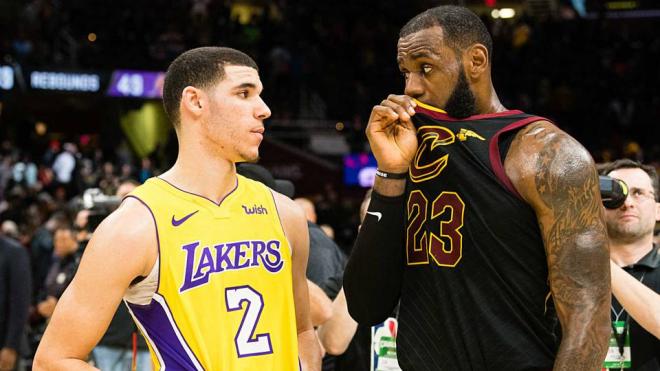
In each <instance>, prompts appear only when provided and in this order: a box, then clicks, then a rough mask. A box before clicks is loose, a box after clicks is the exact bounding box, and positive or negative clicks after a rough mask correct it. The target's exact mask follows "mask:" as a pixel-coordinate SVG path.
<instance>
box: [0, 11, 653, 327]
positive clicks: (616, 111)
mask: <svg viewBox="0 0 660 371" xmlns="http://www.w3.org/2000/svg"><path fill="white" fill-rule="evenodd" d="M402 4H403V2H396V1H394V2H389V1H384V2H347V3H343V4H341V5H339V4H336V3H333V2H304V1H296V0H292V1H287V0H279V1H275V2H272V3H270V4H269V5H268V6H266V7H265V10H264V12H263V13H262V14H261V15H255V16H253V17H252V18H251V19H250V20H249V21H248V22H246V23H241V22H239V21H238V20H237V19H235V18H232V17H231V7H230V2H226V1H218V0H189V1H178V2H176V5H172V2H169V1H165V0H156V1H150V2H139V1H128V0H119V1H113V2H94V5H93V6H89V5H88V2H87V1H85V0H77V1H56V0H32V1H27V2H24V1H9V2H7V4H6V5H5V6H6V8H5V9H12V10H13V11H14V12H15V19H16V21H14V22H0V56H2V59H0V64H2V63H6V62H7V61H11V62H17V63H20V64H24V65H28V66H34V67H38V66H41V67H44V66H45V67H51V68H54V67H61V68H77V69H82V70H84V69H114V68H134V69H153V70H164V69H165V68H166V66H167V64H168V63H169V62H170V61H171V60H172V59H173V58H174V57H175V56H177V55H178V54H180V53H181V52H182V51H184V50H187V49H189V48H192V47H196V46H201V45H228V46H232V47H235V48H238V49H240V50H244V51H246V52H248V53H249V54H251V55H252V56H253V57H254V58H255V59H256V60H257V63H258V65H259V66H260V73H261V76H262V80H263V81H264V86H265V91H264V99H265V100H266V101H267V102H268V104H269V105H270V107H271V109H272V112H273V120H278V121H279V122H285V123H286V122H290V125H292V126H295V125H296V124H295V123H296V121H297V120H301V119H334V120H343V121H344V122H347V123H349V124H348V125H347V130H345V131H344V133H345V135H347V137H348V138H347V139H348V141H349V143H350V144H351V147H352V149H353V150H361V149H364V148H365V143H366V138H365V136H364V128H365V126H366V122H367V119H368V115H369V112H370V110H371V107H372V106H373V105H374V104H376V103H378V102H380V101H381V100H382V99H383V98H384V97H386V96H387V95H388V94H389V93H397V92H401V91H402V86H403V80H402V78H400V77H399V75H398V70H397V66H396V60H395V54H396V52H395V51H396V40H397V34H398V30H399V27H400V26H401V25H402V24H404V23H405V21H406V20H407V19H408V18H410V17H411V16H412V15H414V14H416V13H417V12H418V11H419V8H420V7H426V6H428V5H429V4H426V3H424V2H423V1H418V2H413V4H414V5H412V6H402ZM406 4H407V3H406ZM154 9H158V11H154ZM182 14H185V15H186V16H182ZM569 18H571V17H569ZM484 20H485V21H486V23H487V24H488V26H489V27H490V29H491V32H492V34H493V37H494V45H495V48H494V58H493V68H494V72H493V76H494V82H495V86H496V89H497V91H498V93H499V95H500V98H501V99H502V101H503V103H504V104H505V106H507V107H510V108H517V109H522V110H524V111H527V112H530V113H535V114H538V115H544V116H546V117H548V118H550V119H552V120H555V121H556V122H557V124H558V125H559V126H560V127H561V128H563V129H565V130H566V131H568V132H569V133H571V134H572V135H574V136H575V137H576V138H577V139H578V140H579V141H580V142H581V143H583V144H584V145H585V146H586V147H587V148H588V149H589V150H590V151H591V153H592V155H593V156H594V158H595V159H596V160H597V161H598V162H602V161H609V160H612V159H616V158H620V157H628V158H633V159H637V160H640V161H644V162H645V163H648V164H654V165H655V166H656V167H658V166H659V165H660V142H659V141H658V140H657V138H658V137H660V129H659V128H660V125H658V123H659V122H660V92H659V91H658V89H657V88H656V87H657V86H658V85H659V84H660V73H659V72H658V69H657V66H656V65H655V64H656V63H657V60H659V59H660V39H658V38H657V37H655V34H656V32H655V30H657V27H658V23H659V21H658V20H656V19H644V20H639V21H638V20H634V21H630V20H628V21H624V20H603V19H600V20H584V19H580V18H577V17H575V18H571V19H561V20H559V19H552V18H549V19H533V18H530V17H525V16H523V17H520V18H517V19H515V20H506V21H502V20H499V21H495V20H492V19H490V18H484ZM90 32H94V33H95V34H96V37H97V39H96V40H95V41H94V42H91V41H89V39H88V34H89V33H90ZM9 124H12V123H9ZM65 137H67V136H66V135H65ZM3 139H4V138H3ZM68 139H69V140H67V141H59V140H52V141H50V142H49V143H50V144H49V145H48V148H47V149H46V150H45V151H41V150H39V151H35V149H34V148H17V147H15V146H14V145H13V144H12V142H11V141H9V140H4V141H2V142H1V143H0V223H1V229H2V234H3V235H6V236H8V237H11V238H14V239H16V240H17V241H19V242H20V244H21V245H23V246H24V247H27V248H28V249H29V251H30V255H31V263H32V268H31V269H32V277H33V282H34V284H33V292H32V298H31V302H32V304H33V313H32V316H31V323H32V325H33V326H35V327H39V326H42V325H43V321H44V317H45V316H44V315H43V314H41V313H40V312H41V311H42V309H40V305H41V304H42V303H43V301H44V300H45V299H44V298H45V297H47V295H48V293H45V292H44V290H45V287H44V285H45V284H44V282H45V281H46V280H47V278H48V273H49V271H50V269H51V267H52V264H54V263H56V262H58V261H61V260H63V259H62V257H61V256H58V255H57V254H55V255H54V247H53V246H54V237H55V233H56V230H57V229H58V228H60V227H62V226H70V228H71V231H72V233H73V234H72V235H70V236H68V237H67V236H65V237H63V238H64V239H66V238H77V235H76V233H79V232H80V231H82V230H84V229H85V225H81V222H80V220H79V218H80V216H79V215H78V214H79V212H80V211H81V210H83V209H84V207H83V206H82V201H81V196H82V195H83V193H84V192H85V190H87V189H90V188H98V189H100V190H101V193H103V194H106V195H114V194H116V192H117V190H118V187H119V185H120V184H121V182H123V181H125V180H128V179H133V180H135V181H136V182H138V183H141V182H143V181H144V180H146V179H147V178H149V177H151V176H154V175H157V174H159V172H160V171H162V170H165V166H166V165H167V164H165V163H164V162H163V161H162V160H161V159H158V158H144V159H139V158H135V157H134V155H133V154H132V152H131V150H130V148H129V147H128V145H126V144H123V145H121V146H119V148H117V149H116V151H115V152H114V153H112V155H111V156H108V154H106V153H103V151H101V150H100V149H99V147H98V145H96V144H95V143H94V142H90V141H89V138H88V137H85V136H75V135H70V136H68ZM336 187H337V188H340V187H341V185H340V184H337V185H336ZM333 192H334V191H332V192H326V191H323V193H319V194H318V195H307V196H310V197H311V199H313V200H314V201H316V203H317V207H319V206H320V209H321V210H322V212H321V213H320V214H319V224H321V223H323V224H325V223H329V224H332V221H333V220H337V219H338V217H336V215H341V216H342V218H344V215H346V209H351V210H354V211H355V212H354V214H355V215H354V218H355V220H357V209H358V207H357V205H359V200H355V202H353V203H350V202H348V203H346V202H342V200H337V199H336V197H340V196H337V193H336V192H335V193H333ZM324 195H325V196H324ZM339 195H341V193H339ZM328 197H333V199H332V200H330V201H329V200H328ZM351 206H354V207H351ZM351 228H357V223H356V225H355V226H352V227H351ZM63 243H64V244H65V245H67V241H65V242H63ZM69 245H71V241H68V245H67V246H69ZM71 246H72V245H71ZM342 247H343V248H344V249H346V250H348V249H349V248H350V246H342ZM76 254H78V255H76ZM71 256H79V252H77V249H76V250H74V253H73V254H71ZM71 259H73V258H71ZM71 261H74V262H75V259H74V260H71ZM52 279H53V278H52V277H51V280H52ZM54 279H57V277H55V278H54ZM45 295H46V296H45ZM46 306H47V304H46ZM42 307H44V306H43V305H42ZM43 310H44V311H46V312H47V311H48V310H49V308H45V309H43ZM50 310H52V308H50Z"/></svg>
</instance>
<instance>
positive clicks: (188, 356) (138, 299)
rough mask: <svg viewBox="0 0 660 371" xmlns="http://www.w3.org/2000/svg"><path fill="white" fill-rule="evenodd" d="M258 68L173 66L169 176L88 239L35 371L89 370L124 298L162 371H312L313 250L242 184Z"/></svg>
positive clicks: (203, 51)
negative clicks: (175, 147)
mask: <svg viewBox="0 0 660 371" xmlns="http://www.w3.org/2000/svg"><path fill="white" fill-rule="evenodd" d="M261 90H262V84H261V81H260V79H259V74H258V72H257V66H256V64H255V63H254V61H253V60H252V59H251V58H250V57H248V56H247V55H245V54H243V53H241V52H239V51H237V50H233V49H229V48H216V47H207V48H199V49H194V50H191V51H188V52H186V53H184V54H182V55H181V56H179V57H178V58H177V59H176V60H175V61H174V62H172V64H171V65H170V67H169V69H168V71H167V75H166V78H165V85H164V91H163V101H164V106H165V110H166V112H167V114H168V116H169V117H170V119H171V121H172V122H173V124H174V127H175V129H176V132H177V137H178V141H179V155H178V158H177V161H176V163H175V164H174V166H173V167H172V168H171V169H170V170H168V171H167V172H165V173H164V174H162V175H161V176H159V177H157V178H152V179H150V180H148V181H147V182H146V183H145V184H144V185H142V186H140V187H138V188H137V189H136V190H135V191H134V192H133V193H131V194H130V195H129V196H128V197H127V198H125V199H124V201H123V203H122V205H121V206H120V207H119V208H118V209H117V210H116V211H115V212H114V213H112V214H111V215H110V216H109V217H108V218H106V220H105V221H103V222H102V223H101V225H100V226H99V227H98V229H97V230H96V231H95V232H94V235H93V238H92V240H91V241H90V243H89V245H88V247H87V249H86V251H85V254H84V256H83V259H82V262H81V265H80V268H79V269H78V272H77V274H76V277H75V279H74V280H73V282H72V283H71V285H70V286H69V288H68V289H67V291H66V292H65V293H64V295H63V296H62V298H61V299H60V301H59V304H58V306H57V308H56V309H55V313H54V315H53V317H52V320H51V322H50V324H49V326H48V328H47V330H46V333H45V334H44V337H43V339H42V341H41V344H40V346H39V349H38V350H37V354H36V356H35V364H34V368H35V369H36V370H67V371H68V370H87V369H93V368H92V367H91V366H90V365H89V364H87V363H86V362H85V359H86V358H87V355H88V354H89V352H90V351H91V350H92V348H93V347H94V345H95V344H96V343H97V342H98V340H99V339H100V338H101V336H102V335H103V333H104V332H105V329H106V327H107V325H108V323H109V322H110V320H111V318H112V315H113V314H114V312H115V309H116V308H117V305H118V304H119V302H120V300H122V298H123V299H124V301H125V302H126V303H127V305H128V308H129V309H130V311H131V314H132V315H133V318H134V319H135V321H136V323H137V324H138V327H139V328H140V331H141V332H142V334H143V335H144V336H145V338H146V339H147V342H148V344H149V347H150V350H151V354H152V359H153V362H154V365H155V368H156V369H167V370H241V371H242V370H257V371H266V370H273V371H279V370H282V371H285V370H286V371H289V370H298V369H300V368H301V369H302V370H319V369H320V354H321V351H320V349H319V345H318V341H317V339H316V335H315V333H314V330H313V328H312V325H311V322H310V318H309V308H308V307H309V301H308V294H307V286H306V279H305V270H306V265H307V256H308V244H309V237H308V235H307V224H306V221H305V217H304V215H303V213H302V210H300V209H299V208H297V207H296V205H295V204H294V203H293V201H291V200H290V199H288V198H286V197H285V196H282V195H280V194H279V193H276V192H274V191H271V190H270V189H269V188H267V187H265V186H263V185H262V184H260V183H257V182H253V181H251V180H248V179H246V178H243V177H241V176H237V174H236V167H235V163H236V162H241V161H255V160H257V158H258V156H259V144H260V143H261V140H262V139H263V133H264V125H263V121H264V120H265V119H266V118H268V117H269V116H270V110H269V109H268V107H267V106H266V104H265V103H264V102H263V100H262V99H261V97H260V95H259V94H260V93H261Z"/></svg>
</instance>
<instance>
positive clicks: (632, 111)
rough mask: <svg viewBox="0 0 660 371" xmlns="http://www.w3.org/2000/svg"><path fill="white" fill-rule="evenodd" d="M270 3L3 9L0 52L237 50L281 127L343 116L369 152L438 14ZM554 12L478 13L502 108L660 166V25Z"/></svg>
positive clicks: (420, 2) (65, 62)
mask: <svg viewBox="0 0 660 371" xmlns="http://www.w3.org/2000/svg"><path fill="white" fill-rule="evenodd" d="M10 4H13V7H12V6H11V5H10ZM265 4H266V5H263V8H262V10H263V11H262V12H261V13H255V14H253V15H252V17H251V18H249V19H248V20H247V21H243V22H244V23H241V22H239V21H238V18H237V17H233V18H232V8H231V6H232V2H230V1H220V0H188V1H177V2H175V3H171V2H168V1H164V0H156V1H150V2H148V3H144V2H135V1H127V0H119V1H113V2H98V3H94V5H93V6H90V5H89V4H88V2H86V1H83V0H78V1H66V2H61V1H56V0H32V1H28V2H23V1H9V2H7V3H6V4H5V5H4V6H5V7H6V9H8V10H11V11H13V13H14V14H13V17H11V16H10V15H9V14H6V15H5V17H7V18H8V19H9V17H11V18H10V19H16V20H19V21H16V22H9V21H7V20H5V21H4V22H2V21H0V55H2V56H4V60H5V62H6V61H8V60H12V61H16V62H18V63H21V64H24V65H27V66H41V67H44V66H45V67H50V68H55V67H61V68H78V69H83V70H84V69H115V68H133V69H153V70H164V69H165V68H166V67H167V64H168V63H169V61H171V60H172V59H173V58H174V57H175V56H176V55H178V54H180V53H181V52H182V51H184V50H187V49H189V48H193V47H197V46H201V45H228V46H232V47H235V48H238V49H240V50H244V51H246V52H248V53H249V54H250V55H252V56H253V57H254V58H255V60H256V61H257V63H258V64H259V66H260V68H261V71H260V73H261V75H262V79H263V81H264V85H265V88H266V89H265V91H264V98H265V100H266V101H267V102H268V103H269V105H270V107H271V109H272V112H273V120H278V122H284V123H286V122H287V121H291V125H292V126H295V122H296V120H301V119H328V120H340V121H343V122H346V123H347V125H346V126H347V130H345V135H347V136H348V137H349V138H348V139H349V142H350V143H351V145H352V147H353V149H354V150H360V149H363V148H364V144H365V139H364V135H362V132H363V129H364V126H365V125H366V121H367V118H368V115H369V112H370V108H371V106H373V105H374V104H375V103H378V102H380V101H381V100H382V99H383V98H384V97H386V96H387V95H388V94H390V93H398V92H401V90H402V86H403V79H402V78H401V77H400V76H399V72H398V70H397V66H396V62H395V58H396V56H395V55H396V40H397V34H398V30H399V28H400V27H401V25H403V24H404V23H405V21H406V20H407V19H409V18H410V17H411V16H412V15H414V14H416V13H418V11H420V10H422V9H424V8H427V7H429V6H433V5H437V4H435V3H433V2H430V1H424V0H417V1H412V2H410V1H407V2H403V1H385V2H372V1H367V2H347V3H344V4H341V6H338V5H337V4H335V3H333V2H305V1H300V0H280V1H275V2H267V3H265ZM153 9H158V11H153ZM560 14H561V15H562V16H561V17H545V18H532V17H528V16H525V15H524V14H523V15H522V16H520V17H517V18H515V19H513V20H502V19H498V20H495V19H492V18H490V17H488V16H484V18H483V19H484V21H485V22H486V24H487V25H488V27H489V28H490V30H491V33H492V35H493V38H494V45H495V48H494V56H493V68H494V72H493V76H494V82H495V86H496V88H497V91H498V93H499V95H500V99H501V100H502V101H503V103H504V104H505V106H507V107H514V108H519V109H522V110H525V111H528V112H532V113H535V114H539V115H546V116H547V117H549V118H550V119H553V120H555V121H556V122H557V123H558V124H559V126H561V127H562V128H564V129H565V130H567V131H568V132H569V133H571V134H573V135H574V136H575V137H576V138H577V139H578V140H580V141H581V142H582V143H584V144H585V145H586V147H587V148H588V149H589V150H591V151H592V153H593V154H594V157H596V158H597V159H598V160H600V159H610V158H617V157H620V155H626V156H636V157H641V156H643V157H644V160H645V161H647V162H650V161H658V160H659V159H660V145H659V144H658V143H657V141H654V140H653V138H656V137H658V135H659V134H660V133H659V130H660V129H658V127H659V125H657V122H658V121H660V93H658V91H657V89H655V86H657V85H658V83H660V73H658V72H657V68H656V66H655V61H656V60H658V58H660V40H658V39H657V38H656V37H654V35H655V30H656V29H657V27H658V25H659V23H660V21H659V20H658V19H657V18H641V19H632V20H631V19H604V18H601V19H582V18H580V17H578V16H577V15H575V13H574V12H572V11H571V10H570V8H569V7H568V6H566V7H565V8H562V11H561V12H560ZM0 19H1V17H0ZM385 20H386V21H385ZM89 33H94V35H95V41H93V42H91V41H89ZM596 134H597V135H596ZM641 152H643V154H642V153H641Z"/></svg>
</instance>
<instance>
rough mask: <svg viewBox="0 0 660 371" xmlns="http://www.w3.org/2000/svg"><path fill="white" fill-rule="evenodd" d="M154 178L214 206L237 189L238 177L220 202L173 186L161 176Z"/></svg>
mask: <svg viewBox="0 0 660 371" xmlns="http://www.w3.org/2000/svg"><path fill="white" fill-rule="evenodd" d="M156 178H157V179H160V180H162V181H163V182H165V183H167V184H169V185H170V186H171V187H172V188H174V189H177V190H179V191H181V192H183V193H187V194H189V195H192V196H195V197H199V198H202V199H204V200H206V201H208V202H210V203H212V204H214V205H215V206H220V205H222V203H223V202H224V201H225V200H226V199H227V197H229V195H230V194H232V193H234V191H236V190H237V189H238V177H236V186H234V189H232V190H231V191H230V192H229V193H227V194H226V195H225V197H223V198H222V200H220V202H215V201H213V200H211V199H210V198H208V197H204V196H202V195H198V194H197V193H193V192H188V191H185V190H183V189H181V188H179V187H177V186H175V185H174V184H172V183H170V182H168V181H167V180H165V179H163V178H161V177H156Z"/></svg>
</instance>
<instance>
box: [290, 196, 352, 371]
mask: <svg viewBox="0 0 660 371" xmlns="http://www.w3.org/2000/svg"><path fill="white" fill-rule="evenodd" d="M294 201H295V202H296V203H297V204H298V205H299V206H300V208H301V209H303V211H304V212H305V216H306V218H307V227H308V228H309V258H308V261H307V278H308V279H309V280H310V281H312V282H314V283H315V284H317V285H318V286H319V287H320V288H321V289H322V290H323V291H324V292H325V294H326V295H327V296H328V297H329V298H330V299H331V300H333V301H334V300H336V299H339V301H340V302H341V300H342V299H341V298H339V297H338V296H339V295H340V293H343V290H341V286H342V278H343V276H344V265H345V264H346V257H345V256H344V254H343V253H342V252H341V249H340V248H339V246H337V244H336V243H335V242H334V241H333V240H332V239H330V237H328V236H327V235H326V234H325V232H323V230H322V229H321V227H319V226H318V225H317V224H316V209H315V207H314V204H313V203H312V202H311V201H310V200H309V199H307V198H296V199H294ZM342 296H343V295H342ZM343 302H344V303H345V302H346V298H345V297H344V298H343ZM332 306H333V307H335V306H336V305H335V304H333V305H332ZM337 311H341V309H338V310H337ZM335 312H336V310H335V309H332V313H335ZM346 314H347V315H348V309H346ZM332 316H334V317H335V319H334V320H333V323H336V322H339V321H338V317H339V315H337V314H332ZM332 316H331V317H330V318H331V319H332ZM332 327H335V326H332ZM329 333H330V334H333V333H334V332H333V331H329ZM332 336H333V335H328V334H327V333H326V335H325V337H326V338H331V337H332ZM349 340H350V339H349ZM328 344H329V342H326V344H325V345H328ZM321 345H324V344H323V341H322V342H321ZM325 345H324V347H325ZM339 348H340V347H335V346H332V347H331V348H330V349H329V351H328V355H327V356H326V357H324V358H323V367H322V369H323V370H324V371H331V370H334V369H335V368H336V364H337V359H336V357H334V355H336V354H337V353H341V352H343V350H341V349H339ZM326 351H327V350H326Z"/></svg>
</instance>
